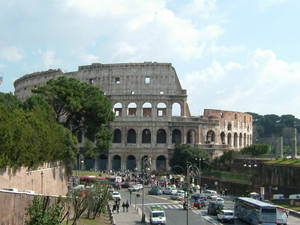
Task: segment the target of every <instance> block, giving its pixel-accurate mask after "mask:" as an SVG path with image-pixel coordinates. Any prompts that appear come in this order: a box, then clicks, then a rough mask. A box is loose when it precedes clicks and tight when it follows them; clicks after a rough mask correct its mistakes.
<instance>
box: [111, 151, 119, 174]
mask: <svg viewBox="0 0 300 225" xmlns="http://www.w3.org/2000/svg"><path fill="white" fill-rule="evenodd" d="M111 167H112V169H113V170H116V171H118V170H121V156H119V155H114V157H113V158H112V162H111Z"/></svg>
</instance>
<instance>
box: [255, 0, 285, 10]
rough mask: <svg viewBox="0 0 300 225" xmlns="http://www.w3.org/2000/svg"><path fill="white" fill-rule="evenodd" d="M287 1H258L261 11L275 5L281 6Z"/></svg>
mask: <svg viewBox="0 0 300 225" xmlns="http://www.w3.org/2000/svg"><path fill="white" fill-rule="evenodd" d="M286 1H287V0H258V6H259V8H260V9H262V10H265V9H268V8H270V7H272V6H275V5H280V4H282V3H284V2H286Z"/></svg>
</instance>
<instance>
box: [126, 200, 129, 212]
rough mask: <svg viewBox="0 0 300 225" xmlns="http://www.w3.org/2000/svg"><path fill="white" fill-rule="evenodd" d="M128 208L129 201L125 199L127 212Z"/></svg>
mask: <svg viewBox="0 0 300 225" xmlns="http://www.w3.org/2000/svg"><path fill="white" fill-rule="evenodd" d="M128 208H129V203H128V200H127V201H126V212H128Z"/></svg>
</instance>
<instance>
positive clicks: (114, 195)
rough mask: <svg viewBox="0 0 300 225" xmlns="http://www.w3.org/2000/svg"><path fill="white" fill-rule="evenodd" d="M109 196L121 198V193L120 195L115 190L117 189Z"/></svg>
mask: <svg viewBox="0 0 300 225" xmlns="http://www.w3.org/2000/svg"><path fill="white" fill-rule="evenodd" d="M111 197H112V198H115V199H116V198H118V199H121V195H120V193H119V192H117V191H114V192H113V193H112V194H111Z"/></svg>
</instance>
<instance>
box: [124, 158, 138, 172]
mask: <svg viewBox="0 0 300 225" xmlns="http://www.w3.org/2000/svg"><path fill="white" fill-rule="evenodd" d="M126 168H127V169H128V170H132V171H133V170H135V168H136V158H135V156H134V155H129V156H127V160H126Z"/></svg>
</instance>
